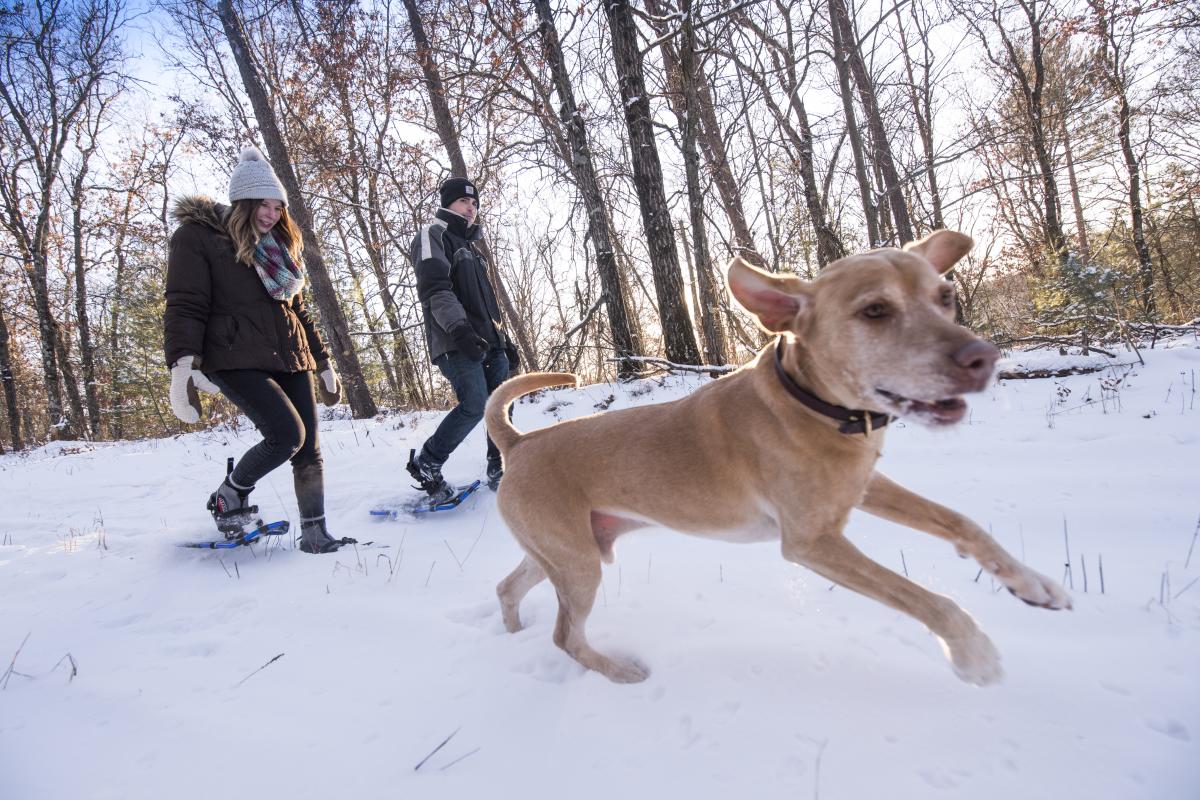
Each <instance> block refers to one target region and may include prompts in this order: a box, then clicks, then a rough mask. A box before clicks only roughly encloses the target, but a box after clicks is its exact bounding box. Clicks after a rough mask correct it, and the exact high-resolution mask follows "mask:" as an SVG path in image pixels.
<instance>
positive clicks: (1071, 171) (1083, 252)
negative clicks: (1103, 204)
mask: <svg viewBox="0 0 1200 800" xmlns="http://www.w3.org/2000/svg"><path fill="white" fill-rule="evenodd" d="M1062 137H1063V138H1062V140H1063V156H1064V158H1065V160H1066V165H1067V184H1068V185H1069V186H1070V187H1071V206H1072V208H1073V209H1074V211H1075V231H1076V236H1077V238H1078V239H1079V259H1080V261H1082V262H1083V264H1084V266H1087V265H1088V264H1091V263H1092V251H1091V247H1090V246H1089V245H1088V233H1087V222H1086V221H1085V220H1084V218H1083V199H1082V197H1081V196H1080V194H1079V181H1078V180H1077V179H1076V177H1075V158H1074V156H1073V155H1072V153H1071V132H1070V131H1068V130H1067V118H1066V115H1063V117H1062Z"/></svg>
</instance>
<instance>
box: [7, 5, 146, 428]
mask: <svg viewBox="0 0 1200 800" xmlns="http://www.w3.org/2000/svg"><path fill="white" fill-rule="evenodd" d="M123 18H124V9H123V6H122V5H121V4H120V3H119V2H107V1H106V0H91V2H84V3H78V4H75V3H66V2H62V1H61V0H53V2H45V3H33V4H30V5H29V6H15V7H14V8H13V9H12V10H11V11H8V12H6V13H5V14H4V15H3V17H0V26H3V31H4V60H3V65H2V66H0V70H2V74H0V100H2V101H3V111H4V114H3V118H2V120H0V135H2V136H3V139H4V144H3V146H2V147H0V202H2V203H3V212H4V219H3V225H4V228H5V229H6V230H7V232H8V233H9V235H10V236H11V237H12V239H13V241H14V243H15V245H16V248H17V252H18V256H17V257H18V258H19V260H20V261H21V262H22V266H23V268H24V270H25V275H26V278H27V279H28V281H29V285H30V288H31V290H32V293H33V298H34V306H35V310H36V313H37V320H38V333H39V338H40V340H41V355H42V363H41V367H42V381H43V384H44V386H45V391H46V411H47V414H48V416H49V419H50V423H51V426H52V432H53V435H55V436H57V437H60V438H71V437H73V436H75V435H77V433H78V431H79V426H80V425H81V424H82V423H83V420H82V419H80V418H78V417H79V414H78V412H74V413H72V412H68V411H67V409H66V408H64V406H63V383H62V381H61V380H60V372H62V373H63V379H64V380H67V382H68V384H69V383H71V379H72V378H73V376H72V374H71V372H70V365H69V364H63V363H61V356H62V354H63V353H65V352H66V349H67V348H66V346H65V343H64V342H63V341H62V336H63V333H62V331H61V326H60V324H59V322H58V320H57V319H56V318H55V310H54V308H53V307H52V304H51V298H50V283H49V261H50V253H49V249H50V244H51V241H52V239H53V238H54V236H55V235H56V234H55V231H54V219H53V218H54V213H53V204H54V194H55V191H56V189H57V187H58V186H59V184H60V182H61V178H62V170H63V159H64V153H65V150H66V149H67V146H68V143H69V142H70V141H71V137H72V136H73V134H74V132H75V129H76V126H77V125H78V124H79V122H80V119H81V116H82V115H83V114H84V113H85V106H86V104H87V102H88V100H89V98H91V97H92V96H93V95H94V94H95V93H96V92H97V91H100V90H101V87H102V86H105V85H110V84H112V83H114V82H116V80H117V79H118V77H119V76H118V71H119V69H120V66H121V59H122V54H121V52H120V47H119V43H118V41H117V30H118V28H119V27H120V25H121V22H122V20H123ZM105 91H108V90H105ZM67 392H68V395H69V396H77V395H78V390H77V387H76V386H70V385H68V386H67Z"/></svg>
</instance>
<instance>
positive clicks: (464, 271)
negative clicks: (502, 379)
mask: <svg viewBox="0 0 1200 800" xmlns="http://www.w3.org/2000/svg"><path fill="white" fill-rule="evenodd" d="M482 239H483V231H482V230H481V229H480V227H479V225H468V224H467V220H466V219H465V218H464V217H462V216H460V215H458V214H455V213H454V212H453V211H451V210H449V209H447V208H439V209H438V210H437V213H436V214H434V220H433V221H432V222H430V223H429V224H427V225H422V226H421V230H419V231H417V235H416V237H415V238H414V239H413V243H412V247H411V249H410V250H409V259H410V260H411V261H412V265H413V271H414V272H415V273H416V276H417V297H418V298H419V299H420V301H421V310H422V311H424V312H425V339H426V343H427V344H428V346H429V360H430V361H432V360H434V359H436V358H437V357H438V356H441V355H443V354H445V353H449V352H451V351H453V350H455V349H456V348H455V347H454V340H453V339H452V338H451V337H450V334H449V330H450V329H451V328H453V327H454V326H456V325H459V324H462V323H463V322H466V323H468V324H469V325H470V326H471V327H472V328H473V329H474V330H475V332H476V333H477V334H479V335H480V336H482V337H483V338H484V339H486V340H487V341H488V342H489V343H490V344H491V346H492V348H493V349H498V348H502V347H505V346H506V345H507V344H508V337H507V336H506V335H505V332H504V321H503V318H502V317H501V315H500V307H499V306H498V305H497V303H496V292H495V290H494V289H493V288H492V284H491V281H489V280H488V276H487V262H486V261H485V260H484V258H483V255H482V254H480V252H479V248H478V245H477V244H476V243H477V242H479V241H481V240H482Z"/></svg>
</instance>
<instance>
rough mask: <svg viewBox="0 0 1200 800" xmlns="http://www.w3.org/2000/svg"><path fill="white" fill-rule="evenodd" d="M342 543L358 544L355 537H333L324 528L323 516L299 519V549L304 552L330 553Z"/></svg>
mask: <svg viewBox="0 0 1200 800" xmlns="http://www.w3.org/2000/svg"><path fill="white" fill-rule="evenodd" d="M344 544H358V540H357V539H351V538H350V537H348V536H347V537H345V538H342V539H334V538H333V537H332V536H330V535H329V531H327V530H325V518H324V517H317V518H316V519H305V520H301V521H300V550H301V552H304V553H332V552H334V551H335V550H337V549H338V548H339V547H341V546H342V545H344Z"/></svg>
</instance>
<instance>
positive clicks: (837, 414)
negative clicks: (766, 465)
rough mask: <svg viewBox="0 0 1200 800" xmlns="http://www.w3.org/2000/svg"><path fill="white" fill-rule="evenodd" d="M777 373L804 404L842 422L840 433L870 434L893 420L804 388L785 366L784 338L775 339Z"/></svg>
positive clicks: (788, 389) (780, 379) (791, 393)
mask: <svg viewBox="0 0 1200 800" xmlns="http://www.w3.org/2000/svg"><path fill="white" fill-rule="evenodd" d="M775 374H776V375H778V376H779V382H780V383H782V384H783V388H784V389H787V392H788V394H790V395H791V396H792V397H794V398H796V399H797V400H799V401H800V403H801V404H802V405H804V406H805V407H806V408H809V409H811V410H813V411H815V412H817V413H818V414H820V415H822V416H825V417H829V418H830V419H832V420H836V421H837V422H840V423H842V424H841V425H839V426H838V432H839V433H846V434H855V433H861V434H863V435H868V434H870V433H871V431H873V430H875V429H876V428H882V427H884V426H886V425H887V424H888V423H889V422H891V421H892V418H891V417H890V416H889V415H887V414H881V413H879V412H877V411H855V410H853V409H849V408H844V407H842V406H835V405H834V404H833V403H826V402H825V401H824V400H822V399H821V398H819V397H817V396H816V395H815V394H813V393H812V392H810V391H808V390H807V389H804V388H802V387H801V386H800V384H798V383H796V381H795V380H793V379H792V376H791V375H788V374H787V370H785V369H784V368H783V339H782V338H780V339H777V340H776V341H775Z"/></svg>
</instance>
